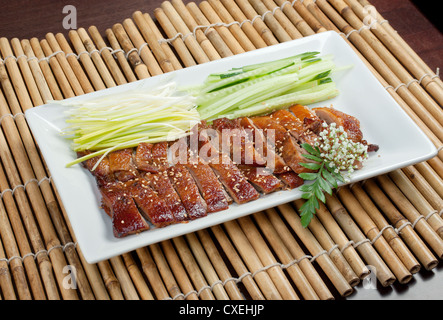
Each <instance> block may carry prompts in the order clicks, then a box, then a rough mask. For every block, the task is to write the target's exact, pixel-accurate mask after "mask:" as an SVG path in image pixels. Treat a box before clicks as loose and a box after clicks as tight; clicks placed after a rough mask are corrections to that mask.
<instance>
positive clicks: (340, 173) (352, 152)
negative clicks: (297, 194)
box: [299, 123, 368, 227]
mask: <svg viewBox="0 0 443 320" xmlns="http://www.w3.org/2000/svg"><path fill="white" fill-rule="evenodd" d="M322 126H323V128H324V129H323V130H322V131H321V132H320V133H319V135H318V138H315V139H314V141H315V143H314V145H310V144H308V143H303V144H301V146H302V147H303V148H304V149H305V150H306V151H307V153H306V154H303V156H304V157H305V158H307V159H310V160H312V161H311V162H306V163H300V165H301V166H303V167H305V168H308V169H311V170H312V171H313V172H306V173H301V174H299V176H300V178H302V179H303V180H307V181H312V183H309V184H304V185H303V186H301V187H300V190H301V191H303V194H302V198H303V199H305V200H307V201H306V202H305V203H304V204H303V205H302V206H301V207H300V216H301V222H302V225H303V226H304V227H307V226H308V224H309V222H310V221H311V219H312V217H313V216H314V214H315V212H316V211H317V209H319V207H320V203H319V201H321V202H323V203H324V202H325V201H326V197H325V194H324V193H325V192H327V193H328V194H330V195H332V189H333V188H337V187H338V183H339V182H349V181H350V178H349V176H350V175H351V174H352V173H353V172H354V170H355V169H358V167H359V165H363V162H364V161H366V160H367V158H368V154H367V150H368V148H367V146H366V145H363V144H362V143H360V142H354V141H352V140H351V139H350V138H348V134H347V132H345V130H344V129H343V127H342V126H339V127H337V125H336V124H335V123H331V124H329V125H328V124H326V123H323V124H322Z"/></svg>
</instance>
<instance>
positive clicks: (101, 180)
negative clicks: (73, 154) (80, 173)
mask: <svg viewBox="0 0 443 320" xmlns="http://www.w3.org/2000/svg"><path fill="white" fill-rule="evenodd" d="M89 153H90V152H78V153H77V156H78V157H83V156H85V155H87V154H89ZM100 158H101V156H97V157H94V158H91V159H88V160H85V161H83V162H82V165H83V167H85V168H86V169H88V170H89V172H91V174H92V175H93V176H94V177H95V179H96V182H97V185H98V186H102V185H106V184H108V183H110V182H113V181H115V176H114V174H113V172H112V171H111V167H110V164H109V157H107V156H105V157H104V158H103V159H102V160H101V161H100V162H99V163H98V164H97V162H98V161H99V160H100ZM96 164H97V167H96V168H94V167H95V165H96Z"/></svg>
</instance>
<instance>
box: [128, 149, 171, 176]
mask: <svg viewBox="0 0 443 320" xmlns="http://www.w3.org/2000/svg"><path fill="white" fill-rule="evenodd" d="M134 159H135V165H136V166H137V169H138V170H140V171H144V172H152V173H158V172H161V171H164V170H166V169H167V168H168V144H167V143H166V142H159V143H155V144H152V143H144V142H143V143H140V144H139V145H138V146H137V148H136V150H135V157H134Z"/></svg>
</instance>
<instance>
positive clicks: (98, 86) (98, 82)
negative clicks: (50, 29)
mask: <svg viewBox="0 0 443 320" xmlns="http://www.w3.org/2000/svg"><path fill="white" fill-rule="evenodd" d="M56 39H57V41H58V43H59V44H60V46H61V47H62V48H63V49H64V50H65V47H67V46H68V43H67V41H66V39H65V37H64V36H63V35H62V34H60V33H59V34H57V35H56ZM69 39H70V40H71V43H72V45H73V46H74V49H75V51H76V52H77V56H78V57H79V60H80V61H81V63H82V65H83V67H84V68H85V70H86V73H87V74H88V76H89V79H90V80H91V83H92V85H93V86H94V90H95V91H98V90H103V89H105V88H106V86H105V83H104V82H103V80H102V78H101V76H100V75H99V74H98V72H97V70H96V69H95V66H94V63H93V62H92V59H91V57H90V56H89V53H85V52H88V51H87V50H86V48H85V46H84V45H83V42H82V40H81V39H80V36H79V34H78V32H77V31H76V30H71V31H69ZM69 59H76V58H74V57H73V56H70V57H69Z"/></svg>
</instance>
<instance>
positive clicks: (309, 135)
mask: <svg viewBox="0 0 443 320" xmlns="http://www.w3.org/2000/svg"><path fill="white" fill-rule="evenodd" d="M270 117H271V118H272V119H275V121H276V122H277V123H278V124H280V125H282V126H283V127H284V128H285V129H286V130H288V132H289V133H290V134H291V135H292V136H293V137H294V138H295V140H297V142H298V143H300V144H301V143H309V144H310V145H313V144H314V143H315V139H316V138H317V134H315V133H314V132H313V131H312V130H311V129H310V126H309V125H306V124H305V123H304V122H303V121H301V120H300V119H299V118H297V117H296V116H295V115H293V114H292V113H291V112H289V111H288V110H278V111H275V112H273V113H272V114H271V115H270Z"/></svg>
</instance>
